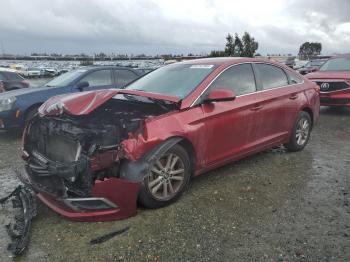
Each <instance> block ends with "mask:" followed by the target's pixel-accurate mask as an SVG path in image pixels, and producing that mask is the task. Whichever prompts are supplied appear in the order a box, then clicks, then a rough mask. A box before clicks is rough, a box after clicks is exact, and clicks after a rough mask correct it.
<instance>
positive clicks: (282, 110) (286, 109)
mask: <svg viewBox="0 0 350 262" xmlns="http://www.w3.org/2000/svg"><path fill="white" fill-rule="evenodd" d="M254 70H255V72H256V75H257V83H258V89H259V92H260V93H261V96H262V98H263V102H262V103H261V106H262V109H261V110H260V112H259V119H260V121H259V126H258V127H257V130H258V134H257V135H258V137H259V140H260V142H259V144H261V145H263V146H264V145H269V144H273V143H276V142H278V141H282V140H283V139H285V138H286V135H287V134H288V133H289V132H290V130H291V128H292V126H293V124H294V121H295V118H296V114H297V113H298V101H299V100H300V99H301V98H302V94H301V90H302V89H301V87H299V86H298V83H295V82H296V81H298V79H297V78H296V79H293V80H292V79H290V78H289V76H288V74H287V73H286V71H285V70H284V69H282V68H281V67H278V66H275V65H272V64H265V63H255V64H254ZM299 81H301V80H300V79H299Z"/></svg>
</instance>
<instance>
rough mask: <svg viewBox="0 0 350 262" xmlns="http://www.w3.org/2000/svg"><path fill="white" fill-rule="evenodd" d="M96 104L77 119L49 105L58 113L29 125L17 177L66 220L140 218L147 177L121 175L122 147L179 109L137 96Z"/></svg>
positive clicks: (24, 137) (62, 109) (122, 95)
mask: <svg viewBox="0 0 350 262" xmlns="http://www.w3.org/2000/svg"><path fill="white" fill-rule="evenodd" d="M90 94H91V93H90ZM95 98H96V97H95ZM89 99H90V98H89ZM86 100H87V98H86V99H85V103H86ZM95 100H96V99H93V98H91V99H90V101H92V102H90V103H86V106H85V107H81V108H80V110H82V111H84V112H85V113H84V114H77V113H75V114H73V113H72V112H70V111H69V110H68V108H67V105H65V104H64V103H61V104H60V105H62V104H63V106H60V107H52V105H51V110H56V111H57V109H59V110H58V111H59V113H57V112H56V113H55V114H50V112H49V111H50V110H47V112H46V114H41V115H37V116H35V117H34V118H33V119H32V120H31V121H30V123H29V124H28V125H27V127H26V130H25V132H24V135H23V158H24V160H25V161H26V165H25V168H24V170H22V171H21V172H20V173H19V177H20V178H21V180H22V181H23V182H24V183H26V184H27V185H30V186H31V187H32V188H33V189H34V190H35V191H36V192H37V196H38V197H39V199H40V200H41V201H42V202H44V203H45V204H46V205H48V206H49V207H50V208H51V209H53V210H54V211H56V212H58V213H59V214H61V215H63V216H66V217H68V218H71V219H74V220H80V221H107V220H116V219H123V218H127V217H130V216H133V215H135V214H136V203H137V195H138V190H139V183H140V182H141V181H142V180H143V178H144V177H143V176H142V175H137V174H136V175H135V174H130V175H128V174H126V175H125V172H124V174H123V176H121V175H120V174H121V173H122V172H121V169H122V167H123V164H125V163H126V162H130V160H128V159H127V158H128V157H127V155H126V154H125V150H124V148H123V146H122V142H123V141H124V140H126V139H128V138H129V137H130V136H131V135H132V136H137V135H139V134H142V132H143V124H144V120H145V119H146V118H150V117H154V116H157V115H161V114H164V113H167V112H170V111H172V110H174V109H175V108H176V106H175V104H174V103H164V102H159V101H158V100H157V101H156V100H153V99H149V98H145V97H143V98H142V99H140V98H138V97H137V95H134V94H119V95H117V94H116V95H115V96H114V97H113V98H110V99H106V100H107V101H104V103H99V104H98V106H96V108H93V106H92V103H93V101H95ZM55 103H56V102H55ZM56 104H57V103H56ZM44 107H46V109H47V108H49V109H50V106H48V105H44ZM52 108H53V109H52ZM87 108H89V110H90V111H89V112H88V113H86V112H87V110H86V109H87ZM91 108H92V109H91ZM82 111H81V112H82Z"/></svg>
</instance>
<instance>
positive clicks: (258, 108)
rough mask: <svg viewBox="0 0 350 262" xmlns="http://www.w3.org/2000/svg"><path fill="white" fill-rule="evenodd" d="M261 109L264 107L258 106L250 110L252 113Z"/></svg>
mask: <svg viewBox="0 0 350 262" xmlns="http://www.w3.org/2000/svg"><path fill="white" fill-rule="evenodd" d="M261 108H263V106H262V105H256V106H254V107H253V108H251V109H250V110H252V111H258V110H260V109H261Z"/></svg>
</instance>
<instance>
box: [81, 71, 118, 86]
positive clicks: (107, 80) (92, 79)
mask: <svg viewBox="0 0 350 262" xmlns="http://www.w3.org/2000/svg"><path fill="white" fill-rule="evenodd" d="M81 82H88V83H89V86H88V87H86V88H84V91H90V90H99V89H107V88H113V87H115V86H114V80H113V75H112V70H111V69H102V70H96V71H92V72H89V73H87V75H85V76H84V77H83V78H82V79H80V81H79V83H81Z"/></svg>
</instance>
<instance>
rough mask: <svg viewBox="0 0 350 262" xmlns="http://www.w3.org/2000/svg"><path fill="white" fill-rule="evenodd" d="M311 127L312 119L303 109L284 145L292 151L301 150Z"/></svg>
mask: <svg viewBox="0 0 350 262" xmlns="http://www.w3.org/2000/svg"><path fill="white" fill-rule="evenodd" d="M311 128H312V121H311V117H310V115H309V114H308V113H307V112H305V111H301V112H300V113H299V116H298V119H297V121H296V122H295V124H294V127H293V131H292V135H291V137H290V140H289V142H288V143H287V144H285V147H286V148H287V149H288V150H289V151H292V152H296V151H300V150H303V149H304V147H305V146H306V145H307V143H308V141H309V139H310V134H311Z"/></svg>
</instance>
